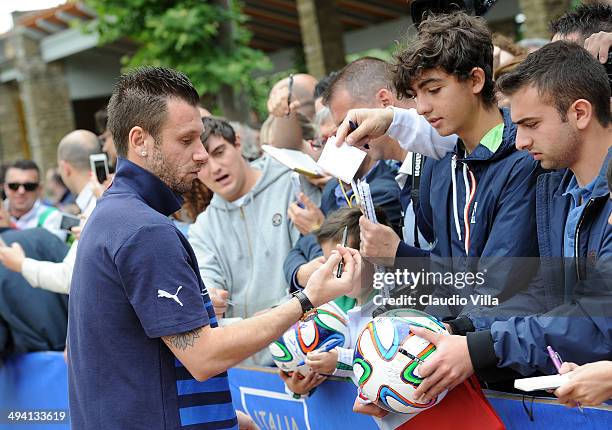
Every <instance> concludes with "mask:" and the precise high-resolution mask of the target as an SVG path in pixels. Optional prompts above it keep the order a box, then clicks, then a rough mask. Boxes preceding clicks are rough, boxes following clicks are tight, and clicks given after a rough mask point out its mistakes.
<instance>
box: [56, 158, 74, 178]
mask: <svg viewBox="0 0 612 430" xmlns="http://www.w3.org/2000/svg"><path fill="white" fill-rule="evenodd" d="M57 168H58V173H60V176H61V173H63V174H64V175H66V176H70V173H71V171H70V164H68V163H66V161H65V160H58V161H57Z"/></svg>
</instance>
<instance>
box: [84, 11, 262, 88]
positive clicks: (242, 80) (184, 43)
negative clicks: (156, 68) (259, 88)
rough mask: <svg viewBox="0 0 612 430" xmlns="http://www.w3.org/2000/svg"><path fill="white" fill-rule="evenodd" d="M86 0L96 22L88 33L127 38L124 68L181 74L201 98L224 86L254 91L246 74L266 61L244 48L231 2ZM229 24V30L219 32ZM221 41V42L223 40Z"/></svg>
mask: <svg viewBox="0 0 612 430" xmlns="http://www.w3.org/2000/svg"><path fill="white" fill-rule="evenodd" d="M223 3H224V2H223V1H216V2H215V1H206V0H86V4H87V5H88V6H89V7H91V8H92V9H93V10H95V11H96V13H97V14H98V19H97V20H96V21H95V22H93V23H92V28H91V29H92V30H94V31H97V32H98V33H99V34H100V38H101V40H100V41H101V43H108V42H112V41H115V40H117V39H120V38H123V37H127V38H129V39H130V40H133V41H134V42H136V43H137V45H138V49H137V50H136V52H135V53H134V54H133V55H131V56H128V57H125V58H124V59H123V64H124V66H126V68H131V67H136V66H141V65H160V66H167V67H172V68H175V69H177V70H180V71H182V72H184V73H185V74H187V76H189V78H190V79H191V81H192V82H193V83H194V85H195V87H196V88H197V90H198V92H199V93H200V94H201V95H205V94H208V95H210V94H217V93H219V92H220V91H222V89H223V88H224V86H225V85H227V86H231V87H233V88H234V89H235V90H238V91H240V90H244V91H246V92H247V93H253V92H254V86H255V84H254V81H253V79H252V74H253V72H254V71H257V70H268V69H269V68H270V67H271V66H270V62H269V60H268V59H267V57H266V56H265V55H264V54H263V53H262V52H261V51H258V50H255V49H252V48H250V47H249V46H248V43H249V41H250V38H251V35H250V33H249V32H248V31H247V30H246V29H245V27H244V23H245V21H246V16H245V15H244V14H243V13H242V12H241V10H240V4H239V3H238V2H237V1H232V0H230V1H228V3H229V4H231V6H230V7H229V8H225V7H223ZM224 24H229V25H230V28H231V31H229V32H226V33H225V34H224V32H223V30H222V28H223V25H224ZM224 38H225V39H224Z"/></svg>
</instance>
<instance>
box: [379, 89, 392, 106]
mask: <svg viewBox="0 0 612 430" xmlns="http://www.w3.org/2000/svg"><path fill="white" fill-rule="evenodd" d="M394 101H395V96H394V95H393V92H391V90H388V89H387V88H381V89H380V90H378V91H377V92H376V102H377V103H378V106H379V107H381V108H384V107H387V106H392V105H393V102H394Z"/></svg>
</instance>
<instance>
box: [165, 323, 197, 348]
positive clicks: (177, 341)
mask: <svg viewBox="0 0 612 430" xmlns="http://www.w3.org/2000/svg"><path fill="white" fill-rule="evenodd" d="M201 331H202V327H198V328H196V329H193V330H190V331H186V332H185V333H179V334H173V335H171V336H164V337H162V340H163V341H164V342H165V343H166V345H168V346H172V347H174V348H176V349H180V350H183V351H185V350H187V348H189V347H191V346H193V345H194V344H195V340H196V339H197V338H199V337H200V332H201Z"/></svg>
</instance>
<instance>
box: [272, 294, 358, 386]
mask: <svg viewBox="0 0 612 430" xmlns="http://www.w3.org/2000/svg"><path fill="white" fill-rule="evenodd" d="M313 315H314V317H313V318H311V319H308V320H307V321H300V322H298V323H297V324H294V325H293V326H292V327H291V328H290V329H289V330H287V331H286V332H285V333H284V334H283V336H282V337H281V338H280V339H278V340H276V341H274V342H272V344H270V346H269V348H268V350H269V351H270V353H271V354H272V359H273V360H274V363H275V364H276V366H278V368H279V369H281V370H282V371H284V372H287V373H289V374H291V373H292V372H294V371H296V370H297V371H299V372H300V373H301V374H302V375H304V376H307V375H308V374H309V373H310V368H309V367H308V366H306V365H305V364H304V360H305V359H306V354H308V353H309V352H311V351H318V350H330V349H333V348H335V347H337V346H340V347H342V348H346V347H347V346H348V340H349V336H348V326H347V316H346V313H345V312H344V311H343V310H342V309H341V308H340V307H339V306H338V305H336V304H335V303H334V302H329V303H326V304H324V305H322V306H320V307H318V308H317V312H316V314H313Z"/></svg>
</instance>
